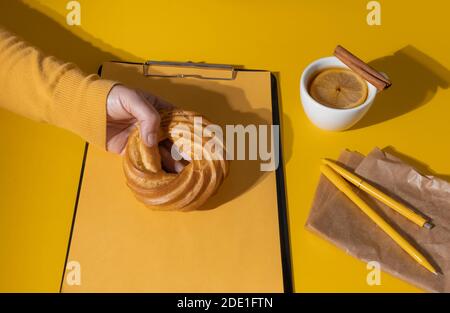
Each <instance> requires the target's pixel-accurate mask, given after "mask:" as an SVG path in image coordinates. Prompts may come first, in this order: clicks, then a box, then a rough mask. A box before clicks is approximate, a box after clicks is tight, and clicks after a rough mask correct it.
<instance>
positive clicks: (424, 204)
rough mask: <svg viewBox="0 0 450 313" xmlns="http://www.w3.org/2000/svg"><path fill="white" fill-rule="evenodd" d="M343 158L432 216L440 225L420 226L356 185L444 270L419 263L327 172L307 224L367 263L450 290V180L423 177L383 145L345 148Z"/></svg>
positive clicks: (426, 285)
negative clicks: (368, 150)
mask: <svg viewBox="0 0 450 313" xmlns="http://www.w3.org/2000/svg"><path fill="white" fill-rule="evenodd" d="M339 161H340V162H341V163H342V164H343V165H345V166H346V167H348V168H349V169H353V170H355V172H356V173H357V174H358V175H360V176H361V177H363V178H365V179H366V180H367V181H369V182H371V183H372V184H373V185H377V186H378V187H379V188H380V189H382V190H383V191H385V192H386V193H388V194H390V195H391V196H393V197H395V198H397V199H399V200H401V201H402V202H404V203H405V204H408V205H409V206H410V207H412V208H413V209H415V210H417V211H418V212H420V213H422V214H424V215H425V216H427V217H429V218H431V220H432V222H433V223H434V224H435V225H436V226H435V227H434V228H433V229H432V230H427V229H425V228H420V227H418V226H417V225H415V224H413V223H412V222H410V221H409V220H407V219H405V218H404V217H402V216H401V215H399V214H398V213H396V212H394V211H393V210H392V209H390V208H389V207H387V206H385V205H384V204H382V203H380V202H379V201H377V200H375V199H374V198H371V197H370V196H368V195H367V194H366V193H364V192H363V191H361V190H357V189H356V188H355V190H356V191H357V192H358V194H359V195H360V196H361V197H362V198H363V199H364V200H365V201H366V202H367V203H368V204H369V205H370V206H371V207H372V208H374V209H376V210H377V211H378V212H379V213H380V215H382V216H383V218H385V219H386V220H387V221H388V222H389V223H390V224H391V225H392V226H393V227H394V228H396V229H397V230H398V231H399V232H400V233H401V234H403V236H405V238H407V239H408V240H409V241H410V242H411V243H412V244H414V246H416V248H418V249H419V250H420V251H421V252H422V253H423V254H424V255H426V256H427V257H428V259H429V260H430V262H431V263H432V264H433V265H434V266H435V267H437V269H438V271H439V272H440V274H439V275H438V276H435V275H433V274H432V273H430V272H428V271H427V270H426V269H425V268H423V267H422V266H420V265H419V264H418V263H417V262H415V261H414V260H413V259H412V258H411V257H410V256H409V255H408V254H407V253H406V252H404V251H403V250H402V249H401V248H400V247H399V246H398V245H397V244H396V243H395V242H394V241H393V240H391V239H390V237H388V236H387V235H386V234H385V233H384V232H383V231H382V230H381V229H380V228H378V226H376V225H375V224H374V223H373V222H372V221H371V220H370V219H369V218H368V217H367V216H366V215H364V213H363V212H362V211H361V210H360V209H359V208H358V207H357V206H356V205H354V204H353V202H351V201H350V200H349V199H348V198H347V197H346V196H345V195H344V194H343V193H342V192H340V191H339V190H337V189H336V188H335V187H334V186H333V185H332V184H331V183H330V182H329V181H328V180H327V179H326V178H325V177H323V176H322V177H321V178H320V182H319V185H318V187H317V191H316V196H315V199H314V202H313V206H312V208H311V212H310V215H309V218H308V221H307V223H306V226H307V227H308V229H310V230H312V231H314V232H316V233H318V234H319V235H320V236H322V237H324V238H326V239H327V240H329V241H331V242H333V243H334V244H336V245H337V246H339V247H340V248H342V249H344V250H345V251H346V252H347V253H349V254H350V255H353V256H355V257H357V258H359V259H361V260H363V261H365V262H369V261H378V262H380V264H381V268H382V270H384V271H386V272H389V273H391V274H393V275H395V276H397V277H399V278H402V279H404V280H406V281H408V282H410V283H412V284H414V285H416V286H418V287H421V288H423V289H425V290H428V291H434V292H450V226H449V225H450V184H449V183H448V182H445V181H443V180H441V179H439V178H436V177H429V176H423V175H422V174H420V173H419V172H417V171H416V170H415V169H414V168H413V167H411V166H410V165H408V164H406V163H404V162H403V161H402V160H400V159H399V158H397V157H395V156H393V155H391V154H389V153H385V152H383V151H381V150H379V149H374V150H373V151H372V152H371V153H370V154H369V155H368V156H367V157H364V156H363V155H361V154H359V153H356V152H349V151H344V152H343V153H342V154H341V156H340V158H339Z"/></svg>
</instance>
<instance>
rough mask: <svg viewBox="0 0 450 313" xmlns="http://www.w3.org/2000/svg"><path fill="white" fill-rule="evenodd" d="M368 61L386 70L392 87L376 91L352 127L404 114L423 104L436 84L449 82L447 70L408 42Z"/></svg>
mask: <svg viewBox="0 0 450 313" xmlns="http://www.w3.org/2000/svg"><path fill="white" fill-rule="evenodd" d="M369 65H370V66H372V67H374V68H375V69H377V70H379V71H381V72H384V73H386V74H387V75H388V76H389V78H390V79H391V81H392V87H390V88H389V89H387V90H384V91H383V92H381V93H380V94H379V95H377V98H376V99H375V103H374V104H373V106H372V108H371V109H370V110H369V112H368V113H367V115H366V116H365V117H364V118H363V119H362V120H361V121H360V122H359V123H357V124H356V125H355V126H354V127H353V128H352V129H360V128H365V127H368V126H371V125H375V124H378V123H381V122H384V121H388V120H391V119H394V118H396V117H398V116H401V115H404V114H407V113H408V112H411V111H413V110H415V109H417V108H419V107H421V106H423V105H425V104H427V103H428V102H429V101H430V100H431V99H432V98H433V97H434V95H435V94H436V92H437V90H438V88H443V89H447V88H448V87H449V85H450V71H449V70H448V69H447V68H445V67H444V66H443V65H441V64H440V63H439V62H437V61H436V60H434V59H433V58H431V57H429V56H428V55H426V54H425V53H423V52H421V51H419V50H418V49H416V48H415V47H413V46H411V45H408V46H406V47H404V48H402V49H401V50H399V51H397V52H395V53H394V54H393V55H389V56H385V57H382V58H379V59H376V60H374V61H372V62H369Z"/></svg>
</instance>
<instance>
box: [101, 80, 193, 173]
mask: <svg viewBox="0 0 450 313" xmlns="http://www.w3.org/2000/svg"><path fill="white" fill-rule="evenodd" d="M170 108H173V105H172V104H170V103H168V102H166V101H164V100H162V99H159V98H157V97H155V96H154V95H151V94H148V93H145V92H142V91H138V90H135V89H131V88H128V87H125V86H123V85H116V86H114V87H113V88H112V89H111V91H110V92H109V95H108V99H107V103H106V112H107V127H106V150H108V151H110V152H114V153H120V154H122V153H123V152H124V150H125V146H126V144H127V140H128V136H129V135H130V133H131V131H132V130H133V129H134V127H136V126H137V124H139V125H140V132H141V138H142V140H143V142H144V143H145V144H146V145H147V146H149V147H151V146H154V145H158V132H159V125H160V116H159V113H158V111H157V110H159V109H170ZM170 146H171V145H170V142H168V141H165V142H162V143H161V144H160V145H159V150H160V154H161V160H162V163H163V164H162V165H163V168H165V169H166V170H167V171H169V172H174V173H179V172H181V170H182V169H183V167H184V166H183V164H182V163H181V162H180V161H176V160H174V159H173V158H172V155H171V153H170V150H171V149H170Z"/></svg>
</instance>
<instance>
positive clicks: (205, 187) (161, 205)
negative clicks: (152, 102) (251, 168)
mask: <svg viewBox="0 0 450 313" xmlns="http://www.w3.org/2000/svg"><path fill="white" fill-rule="evenodd" d="M160 116H161V130H160V134H159V141H160V142H161V141H163V140H165V139H169V140H171V141H172V142H173V144H174V145H175V146H176V147H177V148H178V149H179V150H183V149H184V148H185V147H190V149H188V150H189V151H182V152H183V153H184V154H185V155H188V156H189V158H190V159H191V161H190V163H189V164H188V165H187V166H185V168H184V169H183V170H182V171H181V172H180V173H179V174H173V173H167V172H166V171H164V170H163V169H162V167H161V156H160V154H159V149H158V147H157V146H154V147H151V148H149V147H147V146H146V145H145V144H144V143H143V142H142V140H141V138H140V132H139V130H138V129H137V128H136V129H135V130H134V131H133V132H132V134H131V135H130V136H129V138H128V143H127V147H126V151H125V155H124V158H123V168H124V172H125V177H126V181H127V185H128V186H129V188H130V189H131V190H132V192H133V193H134V195H135V196H136V198H137V199H138V200H140V201H141V202H143V203H144V204H145V205H147V206H149V207H150V208H152V209H159V210H182V211H191V210H195V209H197V208H199V207H200V206H201V205H202V204H204V203H205V201H206V200H207V199H208V198H209V197H211V196H212V195H213V194H214V193H215V192H216V191H217V189H218V188H219V187H220V185H221V184H222V182H223V180H224V178H225V177H226V176H227V174H228V169H229V164H228V161H227V160H226V158H225V153H226V151H225V148H224V144H223V141H222V138H221V137H220V138H219V137H218V136H215V135H214V136H211V137H204V133H205V132H203V131H201V132H199V131H198V129H199V128H200V127H201V129H202V130H203V129H204V127H206V126H208V125H210V124H211V123H209V122H208V121H207V120H206V119H205V118H203V117H201V125H199V123H198V120H199V119H195V118H196V117H200V115H198V114H196V113H194V112H188V111H183V110H165V111H161V112H160ZM194 121H195V122H197V125H196V126H195V128H194ZM209 135H211V134H209ZM212 139H213V140H214V143H215V144H216V145H217V146H216V148H217V147H220V148H221V149H222V151H218V150H220V149H217V150H215V151H212V149H210V145H209V147H208V144H206V143H207V142H210V141H211V140H212ZM217 152H220V154H221V155H218V153H217Z"/></svg>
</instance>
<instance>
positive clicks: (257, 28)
mask: <svg viewBox="0 0 450 313" xmlns="http://www.w3.org/2000/svg"><path fill="white" fill-rule="evenodd" d="M67 2H68V1H65V0H45V1H26V4H22V3H18V2H17V3H16V1H2V4H1V5H0V21H1V23H3V24H5V25H6V26H7V27H8V28H10V29H11V30H13V31H16V32H17V33H19V34H20V35H22V36H23V37H25V38H26V39H28V40H30V41H31V42H32V43H34V44H36V45H39V46H40V47H41V48H42V49H44V50H45V51H46V52H48V53H51V54H54V55H56V56H58V57H60V58H62V59H65V60H69V61H75V62H77V63H78V64H79V65H80V66H81V67H82V68H83V69H84V70H86V71H89V72H95V71H96V70H97V65H98V64H100V63H101V62H102V61H104V60H109V59H123V60H130V61H131V60H134V61H142V60H145V59H153V60H177V61H183V60H192V61H205V62H211V63H227V64H236V65H244V66H245V67H246V68H250V69H265V70H270V71H273V72H277V73H278V75H279V77H278V78H279V83H280V87H281V101H280V102H281V106H282V111H283V116H282V117H283V145H284V147H283V148H284V153H285V162H286V181H287V197H288V207H289V217H290V232H291V249H292V259H293V276H294V284H295V290H296V291H298V292H305V291H306V292H314V291H356V292H357V291H363V292H382V291H404V292H410V291H418V289H416V288H414V287H412V286H410V285H408V284H406V283H404V282H402V281H400V280H398V279H396V278H394V277H391V276H390V275H388V274H384V273H383V274H382V280H381V282H382V284H381V286H368V285H367V284H366V275H367V273H368V271H367V270H366V267H365V264H364V263H362V262H360V261H358V260H356V259H354V258H352V257H350V256H348V255H346V254H345V253H344V252H343V251H341V250H339V249H337V248H335V247H334V246H332V245H331V244H329V243H327V242H325V241H323V240H322V239H320V238H318V237H316V236H315V235H313V234H311V233H309V232H308V231H306V230H305V228H304V224H305V220H306V217H307V215H308V212H309V208H310V205H311V201H312V197H313V193H314V190H315V187H316V183H317V181H318V177H319V170H318V166H319V159H320V158H321V157H331V158H336V157H337V156H338V154H339V152H340V151H341V150H342V149H344V148H349V149H352V150H358V151H360V152H362V153H367V152H369V151H370V150H371V149H372V148H373V147H375V146H378V147H381V148H384V147H386V146H391V147H393V148H395V150H396V151H398V152H401V153H402V154H405V156H409V157H412V158H409V159H410V161H412V162H414V163H415V164H416V165H418V166H419V167H420V168H421V169H422V170H424V171H430V169H427V168H426V167H428V166H429V167H430V168H431V169H433V170H434V171H435V172H434V173H438V174H442V175H443V176H444V177H447V178H449V175H448V174H449V173H450V163H449V162H448V159H449V155H450V145H448V134H450V123H449V115H450V105H449V103H450V92H449V90H448V89H447V88H448V84H449V82H450V78H449V74H448V70H447V69H449V68H450V41H449V40H448V35H449V24H448V12H449V11H450V3H449V2H448V1H446V0H440V1H438V0H428V1H426V2H412V1H407V0H404V1H400V0H398V1H387V0H384V1H380V3H381V6H382V25H381V26H368V25H367V23H366V15H367V13H368V11H367V10H366V4H367V3H368V1H366V0H342V1H333V0H322V1H317V0H315V1H306V0H304V1H299V0H297V1H261V0H259V1H256V0H247V1H244V0H240V1H239V0H228V1H218V0H215V1H211V0H209V1H195V0H192V1H144V0H142V1H138V0H127V1H118V0H115V1H109V0H96V1H88V0H81V1H80V3H81V8H82V17H81V19H82V21H81V23H82V25H81V26H80V27H69V26H67V25H66V22H65V16H66V14H67V12H68V11H67V10H66V8H65V6H66V3H67ZM336 44H342V45H343V46H345V47H347V48H348V49H350V50H351V51H353V52H354V53H355V54H357V55H359V56H360V57H362V58H363V59H364V60H367V61H374V62H373V63H372V64H374V65H376V66H377V67H378V69H379V70H382V71H385V72H387V73H388V74H389V75H390V76H391V78H392V80H393V83H394V85H393V87H392V88H391V89H390V90H388V91H386V92H385V93H384V94H382V95H380V96H379V97H378V98H377V100H376V103H375V107H374V108H373V109H372V110H371V112H369V114H368V115H367V117H366V118H365V119H364V120H363V121H362V122H361V123H360V124H358V125H357V126H356V127H355V128H353V129H352V130H349V131H346V132H339V133H329V132H324V131H321V130H318V129H317V128H315V127H314V126H313V125H312V124H311V123H310V122H309V121H308V120H307V118H306V116H305V115H304V113H303V110H302V108H301V103H300V99H299V92H298V91H299V88H298V84H299V77H300V75H301V72H302V70H303V68H304V67H305V66H306V65H307V64H309V63H310V62H311V61H313V60H315V59H317V58H319V57H322V56H328V55H330V54H331V53H332V51H333V49H334V47H335V46H336ZM0 144H1V147H2V149H3V150H2V151H4V153H2V154H0V170H1V173H2V174H1V175H0V188H1V198H0V243H1V248H0V291H58V290H59V284H60V280H61V276H62V270H63V266H64V259H65V255H66V249H67V242H68V236H69V232H70V225H71V220H72V215H73V206H74V199H75V197H76V187H77V183H78V179H79V172H80V166H81V159H82V154H83V147H84V143H83V141H82V140H81V139H79V138H77V137H76V136H75V135H72V134H69V133H67V132H65V131H62V130H58V129H55V128H53V127H50V126H47V125H41V124H36V123H33V122H29V121H26V120H24V119H22V118H20V117H17V116H14V115H12V114H10V113H7V112H5V111H0ZM5 152H6V153H5ZM416 160H420V161H421V163H420V164H419V163H418V161H416ZM445 174H447V176H445Z"/></svg>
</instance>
